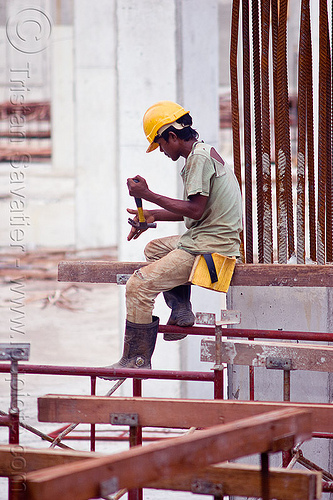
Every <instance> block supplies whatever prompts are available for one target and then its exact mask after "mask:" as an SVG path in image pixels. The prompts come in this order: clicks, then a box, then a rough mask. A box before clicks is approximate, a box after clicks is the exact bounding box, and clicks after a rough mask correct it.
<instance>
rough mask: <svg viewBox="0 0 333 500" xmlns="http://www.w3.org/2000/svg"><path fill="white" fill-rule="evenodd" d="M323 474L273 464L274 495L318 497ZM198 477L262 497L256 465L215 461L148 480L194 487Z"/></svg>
mask: <svg viewBox="0 0 333 500" xmlns="http://www.w3.org/2000/svg"><path fill="white" fill-rule="evenodd" d="M321 479H322V474H321V473H320V472H313V471H311V472H310V471H304V470H290V469H279V468H276V467H271V468H270V477H269V487H270V494H271V498H275V499H276V500H299V499H300V498H302V500H310V499H312V500H315V499H319V498H321V493H322V484H321ZM195 481H204V482H206V483H210V484H222V488H223V494H224V495H237V496H244V497H257V498H258V497H261V470H260V467H259V466H255V465H252V466H251V465H240V464H233V463H223V464H219V465H213V466H210V467H207V468H205V469H204V470H202V471H198V472H197V473H195V474H189V475H186V476H181V475H178V476H176V477H174V478H170V479H162V480H161V479H160V480H158V481H155V482H153V483H150V484H148V485H147V486H148V487H149V488H154V489H163V490H177V491H192V488H193V486H192V485H193V483H194V482H195Z"/></svg>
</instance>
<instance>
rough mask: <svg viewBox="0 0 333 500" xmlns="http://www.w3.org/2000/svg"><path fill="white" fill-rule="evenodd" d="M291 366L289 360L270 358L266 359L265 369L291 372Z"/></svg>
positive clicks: (290, 360) (291, 363)
mask: <svg viewBox="0 0 333 500" xmlns="http://www.w3.org/2000/svg"><path fill="white" fill-rule="evenodd" d="M292 365H293V362H292V359H291V358H274V357H272V356H268V357H267V358H266V368H268V369H269V370H292V369H293V368H292Z"/></svg>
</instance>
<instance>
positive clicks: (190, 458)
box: [24, 409, 312, 500]
mask: <svg viewBox="0 0 333 500" xmlns="http://www.w3.org/2000/svg"><path fill="white" fill-rule="evenodd" d="M311 435H312V425H311V414H310V412H304V411H302V410H290V409H288V410H281V411H277V412H271V413H269V414H265V415H259V416H256V417H251V418H246V419H242V420H238V421H237V422H233V423H231V424H226V425H218V426H215V427H212V428H210V429H206V430H201V431H196V432H194V433H193V434H188V435H186V436H182V437H179V438H174V439H169V440H167V441H166V442H158V443H153V444H150V445H147V446H143V447H138V446H137V447H134V448H131V449H130V450H128V451H125V452H123V453H118V454H116V455H113V456H111V457H103V458H96V459H92V460H84V461H80V462H78V463H74V464H69V465H66V466H57V467H50V468H48V469H43V470H41V471H36V472H31V473H29V474H27V476H26V481H25V484H26V488H27V489H26V495H25V497H24V498H25V499H26V500H59V498H61V499H62V500H72V499H73V498H75V499H76V500H86V499H89V498H95V497H100V496H106V495H107V494H111V493H113V492H115V491H118V490H120V489H123V488H127V489H133V488H140V487H143V486H144V485H145V484H148V483H149V482H151V481H156V480H158V479H160V478H165V479H167V478H169V477H173V476H174V475H175V474H178V473H185V474H186V473H191V472H195V471H196V470H200V469H201V468H202V467H205V466H208V465H211V464H216V463H219V462H221V461H226V460H232V459H236V458H239V457H242V456H247V455H251V454H254V453H262V452H268V451H272V452H275V451H281V450H285V449H289V448H290V446H293V445H294V444H295V443H296V442H299V441H304V440H306V439H309V438H311Z"/></svg>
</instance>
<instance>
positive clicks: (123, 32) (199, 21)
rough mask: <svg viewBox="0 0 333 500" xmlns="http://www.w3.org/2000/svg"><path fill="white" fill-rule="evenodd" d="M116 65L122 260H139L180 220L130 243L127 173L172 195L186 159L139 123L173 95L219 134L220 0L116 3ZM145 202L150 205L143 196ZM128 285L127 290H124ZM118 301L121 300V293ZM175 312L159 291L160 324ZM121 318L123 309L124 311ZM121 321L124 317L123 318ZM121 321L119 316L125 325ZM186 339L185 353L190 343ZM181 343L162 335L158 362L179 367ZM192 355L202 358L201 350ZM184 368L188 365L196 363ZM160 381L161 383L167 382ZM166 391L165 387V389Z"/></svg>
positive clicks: (211, 134) (175, 387) (177, 228)
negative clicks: (176, 157)
mask: <svg viewBox="0 0 333 500" xmlns="http://www.w3.org/2000/svg"><path fill="white" fill-rule="evenodd" d="M117 29H118V44H117V69H118V118H119V121H118V123H119V129H118V134H119V157H118V162H117V163H118V166H119V179H118V180H119V183H118V189H119V191H118V193H119V213H118V220H119V240H118V245H119V246H118V248H119V260H142V259H143V249H144V246H145V244H146V243H147V242H148V241H149V240H151V239H152V238H157V237H162V236H166V235H171V234H177V233H179V232H183V231H184V230H185V228H184V226H183V224H177V223H171V222H169V223H160V224H158V228H157V229H151V230H149V231H147V232H146V233H145V234H144V235H142V236H141V237H140V238H139V239H138V240H135V241H131V242H127V241H126V236H127V234H128V232H129V225H128V224H127V218H128V214H127V212H126V208H127V207H133V208H134V207H135V205H134V200H133V199H131V198H130V197H129V196H128V190H127V186H126V179H127V178H128V177H132V176H134V175H136V174H140V175H142V176H143V177H145V178H146V179H147V182H148V185H149V187H150V188H151V189H152V190H153V191H155V192H158V193H161V194H164V195H166V196H169V197H181V195H182V186H181V179H180V176H179V172H180V169H181V168H182V166H183V164H184V161H179V163H178V164H175V163H173V162H172V161H170V159H168V158H166V157H165V156H164V155H162V154H161V153H160V152H159V151H154V152H152V153H150V154H146V152H145V151H146V148H147V146H148V142H147V140H146V138H145V136H144V133H143V129H142V117H143V114H144V112H145V111H146V109H147V108H148V107H149V106H151V105H152V104H153V103H154V102H156V101H159V100H165V99H167V100H173V101H176V102H179V103H180V104H182V105H184V106H185V108H186V109H188V110H190V112H191V115H192V116H193V119H194V127H196V128H197V129H198V131H199V132H200V135H201V137H202V138H203V139H205V140H207V142H209V141H211V142H213V143H214V144H217V137H218V49H217V47H218V30H217V2H216V1H215V0H207V1H205V2H203V1H202V0H160V1H159V2H156V1H155V0H127V1H126V2H118V4H117ZM144 206H145V207H147V208H148V207H149V204H148V203H145V202H144ZM123 292H124V290H122V293H123ZM120 303H122V304H124V297H122V298H121V300H120ZM169 313H170V310H169V309H168V308H167V307H166V305H165V304H164V300H163V297H160V296H159V297H158V298H157V301H156V306H155V314H157V315H158V316H159V317H160V319H161V322H163V323H165V322H166V321H167V319H168V316H169ZM121 317H122V318H123V317H124V311H123V313H122V314H121ZM121 321H123V320H122V319H121ZM122 325H123V323H122V322H121V327H122ZM182 342H185V343H186V347H184V349H185V353H184V358H188V359H192V354H189V355H187V350H188V349H191V347H190V346H191V345H192V340H190V339H186V340H185V341H182ZM180 345H181V344H180V343H179V342H165V341H163V338H162V336H161V335H160V336H159V338H158V341H157V346H156V351H155V354H154V356H153V367H154V368H158V369H173V368H178V369H179V367H180V357H179V354H180V353H179V350H180ZM195 350H196V353H195V357H196V358H197V357H198V356H199V352H198V349H197V348H196V349H195ZM184 368H186V369H187V368H188V369H191V363H186V365H184ZM162 384H163V385H162ZM145 387H147V390H148V391H150V393H152V394H155V395H161V394H162V393H163V394H164V395H166V394H168V395H170V396H175V395H177V394H178V393H179V391H180V387H179V384H170V383H169V382H168V383H161V384H156V382H153V383H152V384H151V385H150V384H149V383H147V382H146V383H145ZM166 391H167V392H166Z"/></svg>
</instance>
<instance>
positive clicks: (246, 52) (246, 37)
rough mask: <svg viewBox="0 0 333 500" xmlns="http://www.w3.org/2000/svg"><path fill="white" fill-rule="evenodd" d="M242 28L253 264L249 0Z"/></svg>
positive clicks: (249, 255)
mask: <svg viewBox="0 0 333 500" xmlns="http://www.w3.org/2000/svg"><path fill="white" fill-rule="evenodd" d="M242 7H243V8H242V27H243V117H244V162H245V223H246V224H245V239H246V250H245V260H246V262H247V263H248V264H251V263H253V224H252V223H253V215H252V212H253V211H252V158H251V95H250V74H251V73H250V27H249V0H242Z"/></svg>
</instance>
